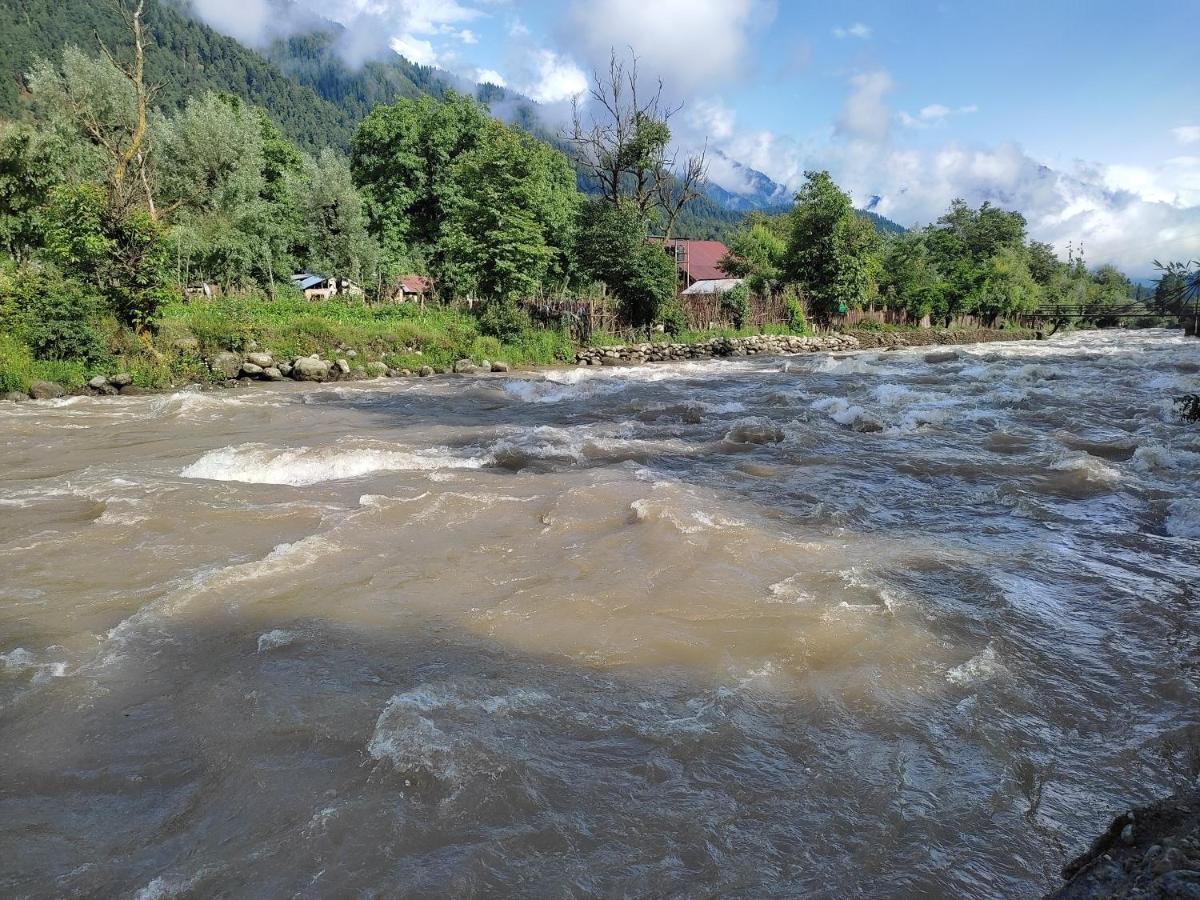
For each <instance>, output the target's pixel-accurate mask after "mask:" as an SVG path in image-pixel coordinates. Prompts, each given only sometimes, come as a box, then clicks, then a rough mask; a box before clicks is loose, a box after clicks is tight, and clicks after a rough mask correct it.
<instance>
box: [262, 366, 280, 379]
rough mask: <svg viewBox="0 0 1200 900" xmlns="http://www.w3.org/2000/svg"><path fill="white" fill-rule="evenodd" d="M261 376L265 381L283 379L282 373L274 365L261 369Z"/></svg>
mask: <svg viewBox="0 0 1200 900" xmlns="http://www.w3.org/2000/svg"><path fill="white" fill-rule="evenodd" d="M262 377H263V378H265V379H266V380H267V381H283V373H282V372H280V371H279V369H278V367H276V366H267V367H266V368H265V369H263V371H262Z"/></svg>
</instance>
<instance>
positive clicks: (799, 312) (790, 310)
mask: <svg viewBox="0 0 1200 900" xmlns="http://www.w3.org/2000/svg"><path fill="white" fill-rule="evenodd" d="M783 305H784V309H786V310H787V325H788V328H789V329H790V330H791V332H792V334H806V333H807V332H808V319H807V317H806V316H805V315H804V303H803V301H801V299H800V298H799V297H798V296H797V295H796V291H795V289H794V288H791V287H789V288H787V289H786V290H785V291H784V293H783Z"/></svg>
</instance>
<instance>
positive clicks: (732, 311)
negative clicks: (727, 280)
mask: <svg viewBox="0 0 1200 900" xmlns="http://www.w3.org/2000/svg"><path fill="white" fill-rule="evenodd" d="M721 309H722V310H724V311H725V312H727V313H728V314H729V318H730V319H732V320H733V327H734V328H744V327H745V326H746V318H747V317H748V316H749V315H750V286H749V285H748V284H746V282H744V281H739V282H738V283H737V284H735V285H734V286H733V287H731V288H730V289H729V290H727V291H726V292H725V293H724V294H722V295H721Z"/></svg>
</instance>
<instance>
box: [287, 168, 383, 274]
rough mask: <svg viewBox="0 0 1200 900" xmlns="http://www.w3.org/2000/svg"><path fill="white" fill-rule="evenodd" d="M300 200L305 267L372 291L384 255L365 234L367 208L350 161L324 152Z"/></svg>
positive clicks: (307, 173) (306, 178)
mask: <svg viewBox="0 0 1200 900" xmlns="http://www.w3.org/2000/svg"><path fill="white" fill-rule="evenodd" d="M297 194H298V202H299V212H300V217H301V219H302V221H303V223H304V225H303V233H304V248H303V251H302V255H303V259H304V264H305V266H307V267H308V268H310V269H312V270H313V271H316V272H322V273H327V274H330V275H335V274H336V275H340V276H344V277H348V278H351V279H353V280H354V281H356V282H358V283H359V284H362V285H364V286H366V287H369V288H370V287H374V286H375V285H376V284H377V283H378V279H379V277H380V276H381V274H382V270H381V268H380V265H381V257H382V252H381V250H380V248H379V244H378V243H377V242H376V241H375V239H374V238H372V237H371V235H370V234H369V233H368V231H367V216H366V209H365V204H364V202H363V198H362V195H361V194H360V193H359V191H358V189H357V188H356V187H355V186H354V180H353V178H352V177H351V175H350V165H349V163H348V162H347V160H346V158H345V157H343V156H341V155H340V154H337V153H335V152H334V151H332V150H322V151H321V154H320V156H318V157H317V158H316V159H315V160H306V161H305V164H304V183H303V185H302V187H301V188H300V189H299V190H298V191H297Z"/></svg>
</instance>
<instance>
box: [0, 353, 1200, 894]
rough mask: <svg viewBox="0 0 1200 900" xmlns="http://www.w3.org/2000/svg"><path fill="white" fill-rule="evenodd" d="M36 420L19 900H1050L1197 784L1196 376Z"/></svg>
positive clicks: (1103, 360)
mask: <svg viewBox="0 0 1200 900" xmlns="http://www.w3.org/2000/svg"><path fill="white" fill-rule="evenodd" d="M925 353H926V351H924V350H905V351H898V352H876V351H864V352H858V353H853V354H844V355H833V356H830V355H812V356H801V357H787V358H780V357H750V358H743V359H733V360H724V361H711V362H689V363H678V364H662V365H648V366H641V367H631V368H602V369H601V368H596V369H592V368H588V369H568V370H556V371H547V372H544V373H539V374H532V375H504V376H501V375H493V376H487V377H477V378H458V377H445V378H433V379H421V380H416V379H413V380H403V381H377V382H369V383H353V384H349V385H343V384H338V385H327V386H308V387H304V386H299V385H284V386H279V387H274V386H272V387H254V388H246V389H241V390H237V391H218V392H208V393H200V392H191V391H183V392H179V393H175V394H170V395H162V396H158V397H128V398H112V399H92V398H73V399H67V400H62V401H52V402H49V403H37V404H34V403H28V404H16V405H13V404H4V405H3V406H4V408H3V410H0V521H2V522H3V529H2V530H0V894H3V895H5V896H30V897H52V896H53V897H61V896H97V897H111V896H134V897H139V898H162V897H175V896H180V897H211V896H239V897H240V896H253V897H267V896H271V897H274V896H300V897H342V896H361V897H372V896H380V897H390V896H429V895H453V896H498V895H520V896H554V897H563V896H623V897H665V896H695V897H703V896H713V897H716V896H722V897H724V896H797V895H811V896H826V897H847V896H914V895H921V896H953V897H993V896H1006V897H1011V896H1036V895H1038V894H1040V893H1042V892H1044V891H1045V890H1047V889H1049V888H1050V887H1052V886H1053V885H1054V884H1055V883H1056V880H1057V872H1058V869H1059V868H1060V867H1061V865H1062V864H1063V863H1064V862H1065V861H1066V859H1067V858H1068V857H1069V856H1071V855H1073V854H1075V853H1077V852H1079V851H1081V850H1082V849H1084V848H1085V847H1086V845H1087V843H1088V842H1089V841H1090V840H1091V838H1092V837H1093V836H1094V834H1095V833H1096V832H1097V831H1098V830H1099V829H1101V828H1103V827H1104V826H1105V825H1106V824H1107V822H1108V820H1109V818H1110V817H1111V816H1112V815H1113V814H1114V813H1116V812H1119V811H1120V810H1122V809H1124V808H1127V807H1128V806H1129V805H1131V804H1136V803H1138V802H1141V801H1145V800H1148V799H1150V798H1152V797H1156V796H1161V795H1163V794H1166V793H1170V792H1171V791H1172V790H1174V789H1176V788H1178V787H1180V786H1181V785H1182V784H1183V783H1185V782H1186V781H1187V780H1189V779H1192V778H1195V776H1196V775H1197V767H1200V605H1198V604H1197V601H1196V598H1195V585H1196V583H1197V576H1198V574H1200V561H1198V560H1197V549H1198V548H1200V543H1198V540H1200V485H1198V484H1197V475H1198V474H1200V426H1189V425H1185V424H1182V423H1181V422H1180V421H1179V419H1178V416H1177V414H1176V412H1175V410H1174V409H1173V406H1172V402H1171V398H1172V397H1174V396H1176V395H1178V394H1180V393H1183V392H1185V391H1189V390H1190V391H1198V390H1200V374H1197V373H1200V343H1197V342H1195V341H1186V340H1185V339H1184V338H1183V337H1182V336H1180V335H1178V334H1174V333H1169V332H1123V331H1108V332H1092V333H1078V334H1072V335H1068V336H1057V337H1055V338H1052V339H1051V340H1049V341H1045V342H1030V343H999V344H987V345H977V346H968V347H962V348H958V357H957V358H956V359H954V360H952V361H945V362H928V361H926V359H925Z"/></svg>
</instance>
